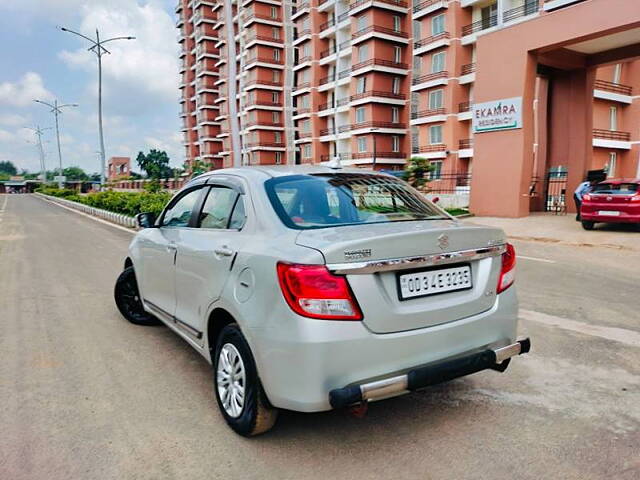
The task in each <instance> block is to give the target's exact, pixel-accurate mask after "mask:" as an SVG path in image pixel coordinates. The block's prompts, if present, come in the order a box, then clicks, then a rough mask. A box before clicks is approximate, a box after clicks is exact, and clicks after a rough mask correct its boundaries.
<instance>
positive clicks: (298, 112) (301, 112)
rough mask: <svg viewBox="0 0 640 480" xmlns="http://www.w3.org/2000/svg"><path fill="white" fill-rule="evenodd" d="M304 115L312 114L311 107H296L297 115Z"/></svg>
mask: <svg viewBox="0 0 640 480" xmlns="http://www.w3.org/2000/svg"><path fill="white" fill-rule="evenodd" d="M303 113H311V109H310V108H309V107H304V108H299V107H296V115H302V114H303Z"/></svg>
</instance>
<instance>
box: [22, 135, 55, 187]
mask: <svg viewBox="0 0 640 480" xmlns="http://www.w3.org/2000/svg"><path fill="white" fill-rule="evenodd" d="M24 128H26V129H28V130H31V131H33V132H34V133H35V135H36V137H38V141H37V143H36V146H37V147H38V154H39V155H40V172H41V173H40V177H41V179H42V183H47V169H46V166H45V162H44V147H43V146H42V134H43V133H44V131H45V130H50V129H51V127H47V128H40V126H39V125H36V128H32V127H24Z"/></svg>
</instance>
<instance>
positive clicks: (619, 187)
mask: <svg viewBox="0 0 640 480" xmlns="http://www.w3.org/2000/svg"><path fill="white" fill-rule="evenodd" d="M637 191H638V184H637V183H599V184H597V185H596V186H594V187H593V193H607V194H609V195H633V194H634V193H636V192H637Z"/></svg>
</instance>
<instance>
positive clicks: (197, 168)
mask: <svg viewBox="0 0 640 480" xmlns="http://www.w3.org/2000/svg"><path fill="white" fill-rule="evenodd" d="M184 169H185V170H187V171H189V172H191V176H193V177H197V176H198V175H201V174H203V173H204V172H206V171H208V170H209V169H208V168H207V164H206V163H204V162H203V161H202V160H192V161H191V165H187V164H186V163H185V164H184Z"/></svg>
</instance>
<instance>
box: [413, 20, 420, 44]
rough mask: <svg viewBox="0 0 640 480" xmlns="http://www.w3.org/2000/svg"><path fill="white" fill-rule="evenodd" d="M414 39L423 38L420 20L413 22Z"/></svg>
mask: <svg viewBox="0 0 640 480" xmlns="http://www.w3.org/2000/svg"><path fill="white" fill-rule="evenodd" d="M413 38H414V39H416V40H417V39H419V38H422V22H421V21H420V20H414V21H413Z"/></svg>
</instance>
